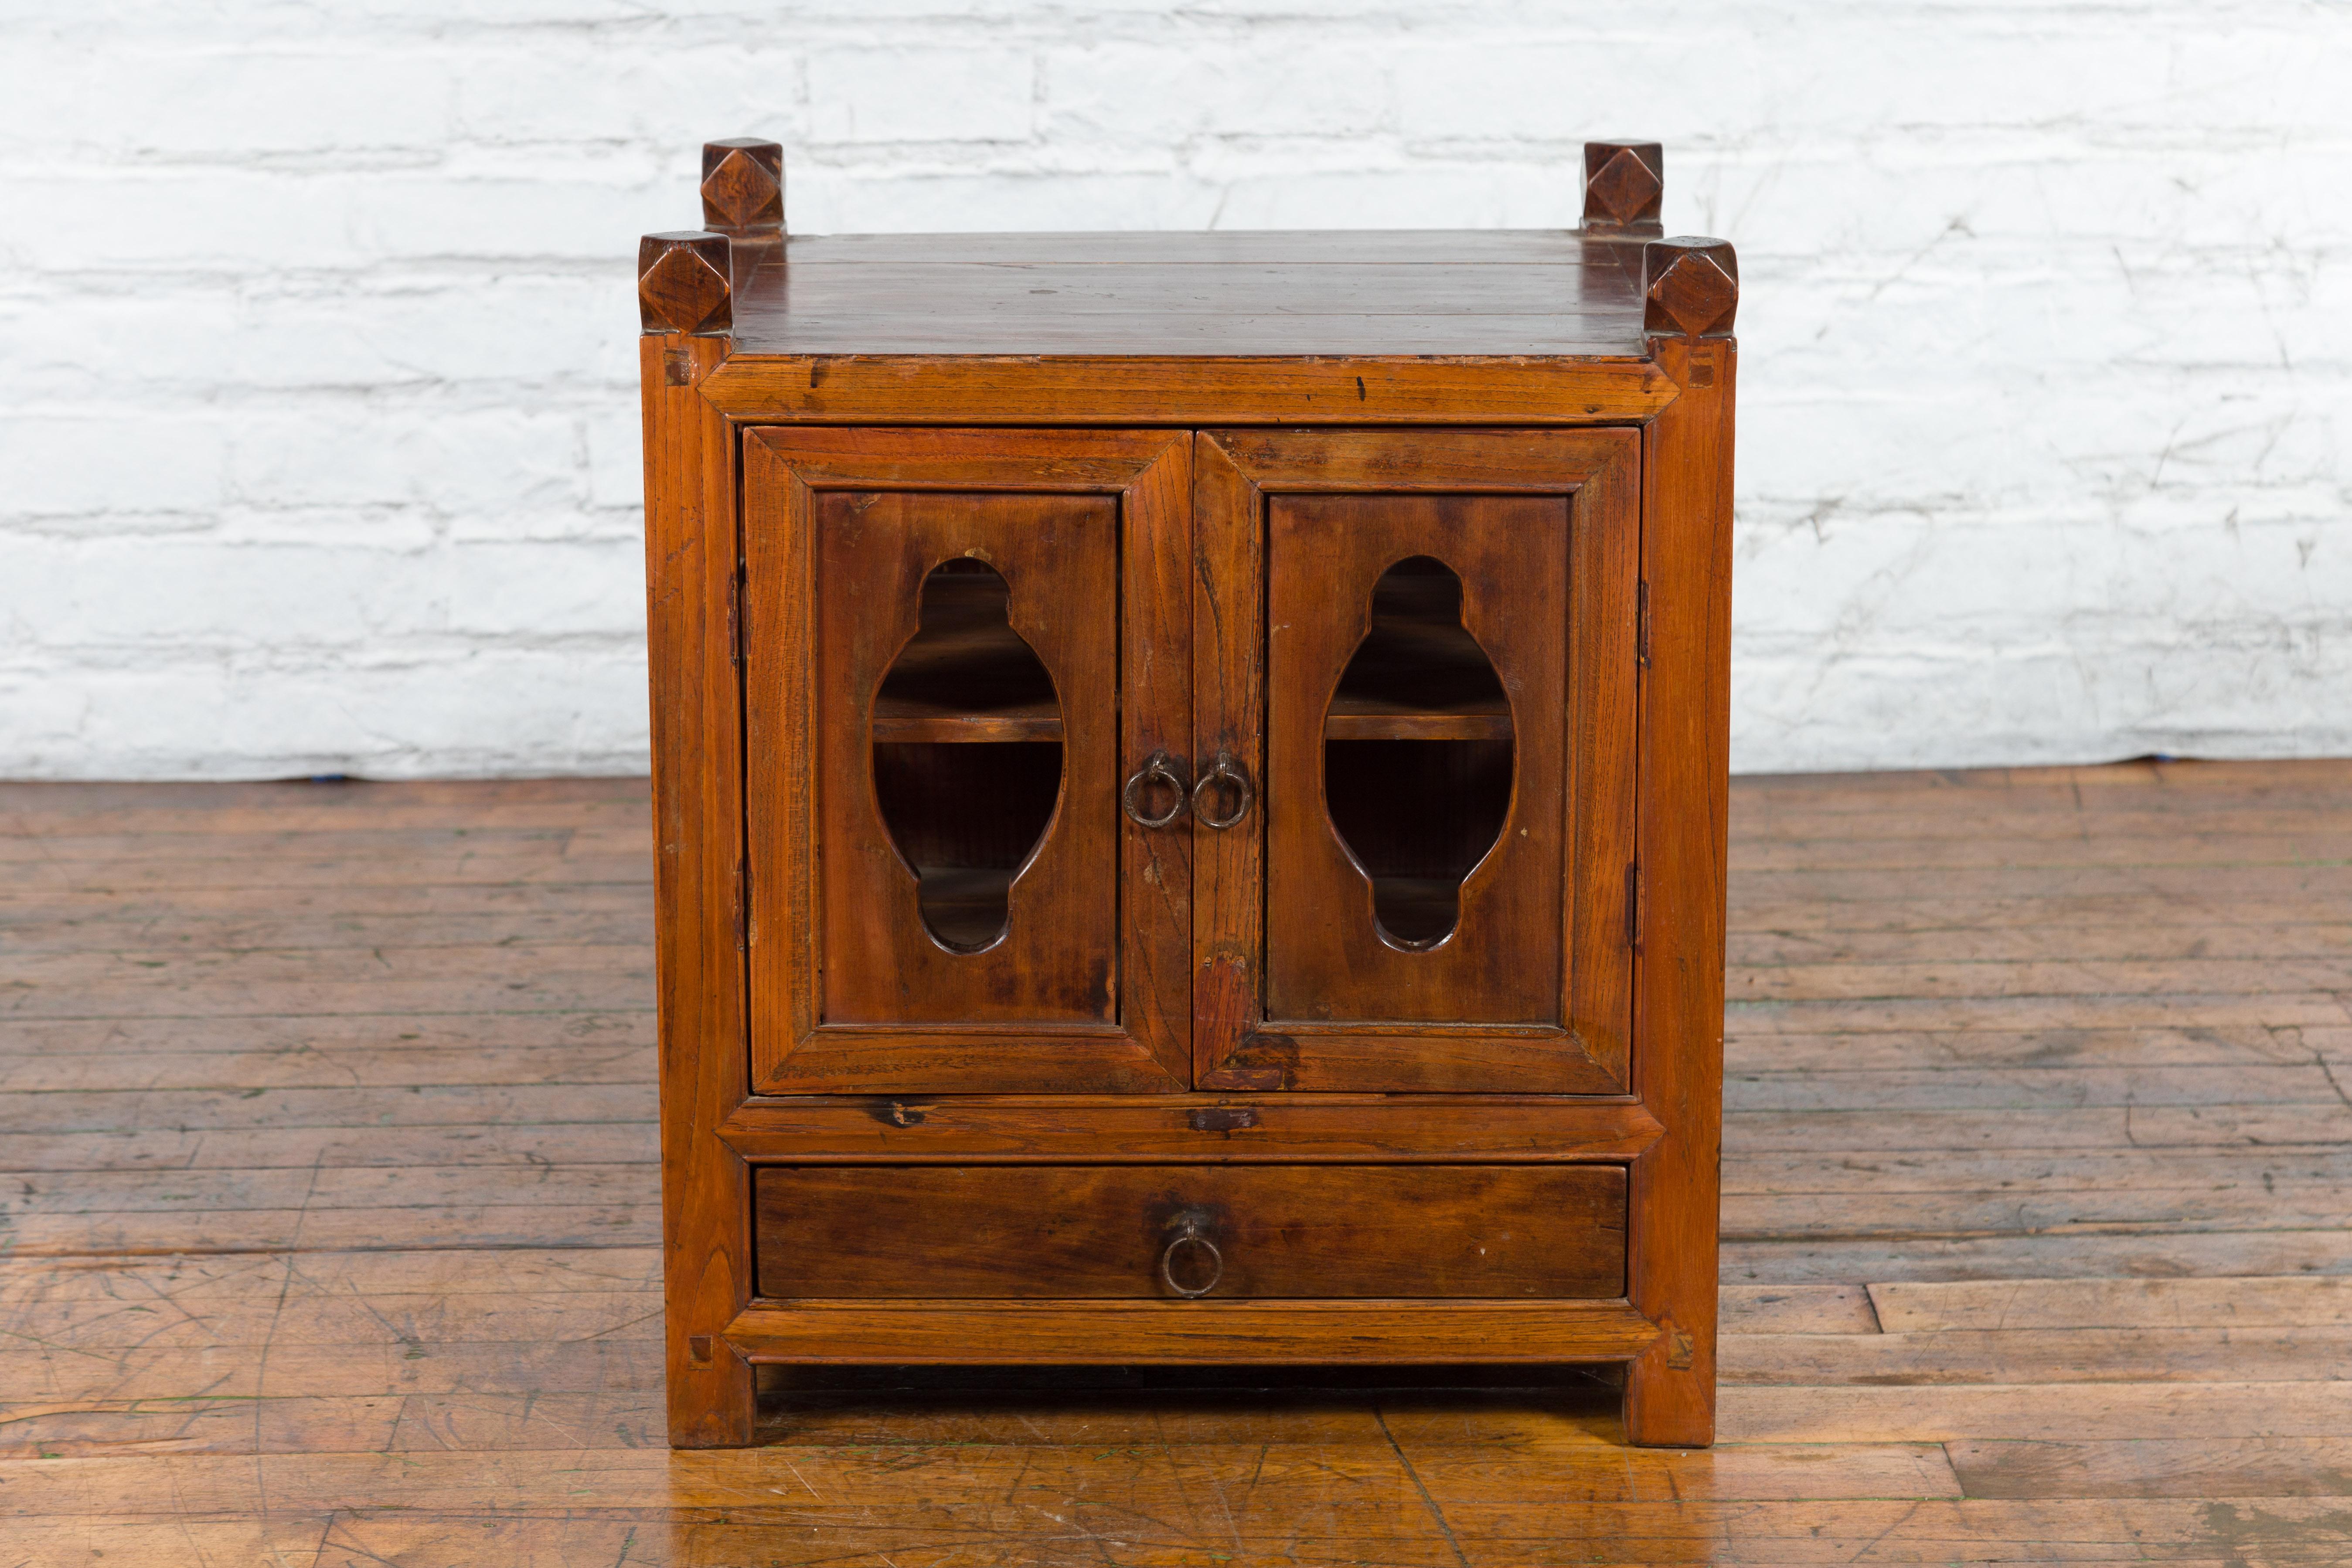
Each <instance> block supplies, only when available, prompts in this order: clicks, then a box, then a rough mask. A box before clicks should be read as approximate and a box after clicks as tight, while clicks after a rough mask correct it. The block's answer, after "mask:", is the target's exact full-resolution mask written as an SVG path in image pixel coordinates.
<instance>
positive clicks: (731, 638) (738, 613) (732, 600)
mask: <svg viewBox="0 0 2352 1568" xmlns="http://www.w3.org/2000/svg"><path fill="white" fill-rule="evenodd" d="M727 662H728V663H729V664H730V665H732V666H733V667H734V668H735V670H736V672H737V673H738V674H740V673H741V672H742V668H743V566H742V563H740V562H738V563H736V566H735V571H734V574H733V575H732V576H730V577H729V578H728V579H727Z"/></svg>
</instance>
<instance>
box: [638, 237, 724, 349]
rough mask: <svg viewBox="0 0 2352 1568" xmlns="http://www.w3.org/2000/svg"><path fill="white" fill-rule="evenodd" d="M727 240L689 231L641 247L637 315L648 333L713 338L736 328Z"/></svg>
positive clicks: (648, 239)
mask: <svg viewBox="0 0 2352 1568" xmlns="http://www.w3.org/2000/svg"><path fill="white" fill-rule="evenodd" d="M731 287H732V285H731V284H730V282H729V280H728V264H727V237H726V236H725V235H723V234H706V233H704V232H703V231H702V230H700V229H688V230H686V231H684V232H681V233H677V234H649V235H647V236H646V237H645V238H643V239H641V240H639V241H638V242H637V312H638V316H639V319H640V320H641V321H643V323H644V326H645V330H646V331H648V332H687V333H690V334H700V335H708V334H713V333H722V332H725V331H727V330H728V329H729V328H730V327H731V326H732V325H733V324H734V311H733V308H732V303H731V300H730V289H731Z"/></svg>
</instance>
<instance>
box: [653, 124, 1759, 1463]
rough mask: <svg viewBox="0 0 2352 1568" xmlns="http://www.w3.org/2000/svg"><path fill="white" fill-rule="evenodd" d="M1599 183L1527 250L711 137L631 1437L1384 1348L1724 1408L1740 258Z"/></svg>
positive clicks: (665, 510)
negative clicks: (903, 171) (1170, 1366)
mask: <svg viewBox="0 0 2352 1568" xmlns="http://www.w3.org/2000/svg"><path fill="white" fill-rule="evenodd" d="M1585 163H1586V177H1587V185H1586V220H1587V221H1586V226H1585V227H1584V228H1583V229H1582V230H1580V231H1577V232H1572V233H1565V234H1558V233H1536V234H1469V235H1465V234H1424V233H1409V234H1347V235H1330V234H1267V235H1164V234H1162V235H1142V234H1137V235H1076V236H1038V235H993V236H988V235H982V236H952V235H950V236H898V237H803V236H791V237H787V236H786V234H785V232H784V215H783V210H782V207H783V195H782V193H783V190H784V184H785V181H784V169H783V164H782V153H781V150H780V149H779V148H778V147H777V145H776V144H775V143H773V142H763V141H759V140H757V139H742V140H739V141H735V142H713V143H711V144H709V146H708V147H706V148H705V150H704V154H703V162H702V173H703V176H704V177H703V182H702V189H701V195H702V199H703V206H704V221H705V223H706V224H707V225H708V227H707V228H706V229H703V230H698V231H690V232H685V233H679V234H675V235H664V236H656V237H652V238H650V239H648V240H647V241H646V245H645V247H644V248H643V251H642V254H641V259H640V286H639V294H640V300H641V304H642V308H643V309H642V322H643V326H644V329H645V331H646V337H645V339H644V342H645V350H644V362H643V363H644V368H645V377H646V409H647V426H646V440H647V452H648V462H647V493H648V528H647V548H648V575H649V588H650V594H651V605H652V611H651V614H652V652H653V658H654V664H655V675H654V681H655V707H656V725H655V747H656V795H657V799H658V801H659V802H660V803H661V808H660V820H661V822H662V824H663V827H662V838H661V845H662V851H663V855H664V860H663V862H662V865H663V874H662V877H661V879H660V881H659V883H658V892H659V910H658V917H659V925H660V930H661V933H662V935H661V942H662V946H661V952H662V968H661V973H662V977H663V982H662V984H663V989H662V1030H663V1036H662V1040H663V1057H662V1064H663V1066H662V1071H663V1083H664V1094H663V1107H664V1111H663V1114H664V1123H663V1125H664V1150H665V1152H664V1160H665V1194H666V1200H665V1201H666V1205H667V1207H666V1232H665V1236H666V1247H667V1254H666V1266H665V1271H666V1276H667V1282H668V1283H667V1290H668V1310H667V1326H666V1336H667V1345H668V1348H669V1356H668V1370H669V1379H668V1388H669V1398H670V1431H671V1436H672V1439H673V1441H674V1442H677V1443H678V1444H680V1445H684V1446H724V1445H729V1444H734V1443H739V1442H742V1441H745V1440H747V1438H748V1434H749V1421H750V1415H749V1411H750V1407H751V1406H750V1390H751V1366H752V1363H762V1362H783V1363H859V1362H882V1363H887V1362H892V1361H901V1362H908V1363H919V1362H953V1361H957V1360H968V1361H974V1362H983V1361H995V1362H1004V1363H1023V1362H1050V1361H1062V1362H1070V1363H1096V1364H1100V1363H1111V1364H1134V1363H1152V1362H1177V1363H1216V1362H1220V1361H1224V1362H1233V1363H1250V1362H1316V1361H1331V1362H1349V1361H1357V1362H1368V1363H1381V1362H1389V1363H1395V1362H1404V1361H1413V1360H1432V1359H1436V1360H1465V1361H1505V1362H1521V1363H1526V1362H1533V1361H1543V1360H1552V1361H1571V1362H1572V1361H1613V1362H1620V1363H1626V1364H1627V1365H1628V1366H1629V1367H1630V1368H1631V1371H1630V1373H1629V1375H1628V1381H1627V1394H1626V1426H1625V1431H1626V1433H1627V1435H1628V1436H1631V1437H1632V1439H1633V1441H1635V1442H1637V1443H1656V1444H1671V1445H1703V1444H1705V1443H1706V1442H1708V1441H1709V1440H1710V1437H1711V1433H1712V1408H1713V1406H1712V1396H1713V1387H1714V1324H1715V1299H1714V1284H1713V1270H1714V1261H1713V1260H1714V1248H1715V1245H1716V1202H1717V1187H1716V1177H1715V1174H1714V1161H1715V1158H1716V1151H1717V1148H1718V1147H1719V1142H1720V1131H1719V1126H1720V1110H1719V1098H1718V1097H1719V1093H1720V1085H1721V1070H1722V1069H1721V1058H1720V1051H1721V1006H1722V983H1721V963H1722V942H1723V923H1722V920H1723V917H1722V867H1723V853H1724V839H1723V826H1722V825H1723V799H1724V795H1723V771H1724V766H1725V747H1724V744H1723V741H1722V737H1723V734H1724V723H1723V716H1724V706H1723V704H1724V700H1725V689H1726V670H1725V666H1724V658H1723V649H1724V647H1726V645H1727V637H1726V628H1727V618H1726V617H1727V606H1728V602H1729V600H1728V559H1729V556H1728V542H1727V521H1728V499H1727V498H1728V494H1729V490H1728V474H1729V468H1728V464H1729V453H1730V406H1731V379H1732V375H1731V369H1732V355H1733V347H1732V344H1731V342H1730V340H1729V338H1728V336H1727V333H1728V331H1729V330H1730V324H1731V321H1732V318H1733V311H1734V309H1735V307H1736V303H1737V292H1738V289H1737V282H1738V267H1737V262H1736V259H1735V258H1733V257H1732V255H1731V253H1730V248H1729V247H1727V246H1724V245H1722V244H1720V242H1716V241H1705V240H1689V239H1679V240H1664V239H1660V238H1658V237H1657V235H1658V228H1657V223H1656V217H1657V213H1658V211H1659V200H1660V192H1661V190H1662V184H1661V180H1660V175H1661V171H1662V170H1663V157H1662V154H1661V153H1660V151H1659V149H1658V148H1657V147H1656V146H1655V144H1654V143H1646V142H1611V143H1595V144H1593V145H1592V147H1591V148H1589V149H1588V151H1587V156H1586V160H1585ZM1710 911H1711V912H1710ZM1171 1226H1179V1227H1183V1226H1189V1227H1191V1228H1190V1230H1189V1231H1185V1232H1183V1233H1182V1234H1176V1233H1171V1230H1170V1227H1171ZM1171 1239H1173V1240H1174V1241H1175V1242H1176V1244H1177V1249H1176V1257H1177V1258H1178V1260H1179V1261H1178V1264H1177V1266H1176V1267H1175V1268H1174V1269H1173V1271H1172V1272H1171V1271H1170V1270H1167V1269H1161V1268H1160V1267H1159V1265H1160V1262H1162V1261H1165V1259H1166V1258H1167V1256H1168V1255H1167V1253H1166V1248H1167V1247H1168V1246H1169V1245H1170V1242H1171ZM1228 1244H1230V1245H1228ZM1212 1251H1214V1252H1215V1253H1216V1255H1217V1256H1218V1257H1220V1258H1226V1259H1227V1261H1226V1262H1225V1264H1224V1265H1223V1267H1222V1268H1221V1269H1219V1270H1213V1272H1214V1273H1215V1275H1216V1278H1215V1281H1214V1284H1213V1286H1212V1287H1210V1288H1209V1289H1207V1290H1206V1293H1205V1294H1203V1295H1202V1297H1200V1298H1199V1299H1192V1297H1191V1296H1190V1295H1189V1294H1188V1291H1189V1289H1190V1287H1191V1285H1192V1284H1197V1283H1199V1282H1200V1277H1198V1276H1197V1274H1187V1273H1186V1270H1187V1269H1192V1268H1196V1266H1200V1265H1202V1262H1203V1259H1205V1258H1208V1257H1209V1256H1210V1255H1211V1253H1212ZM755 1258H756V1259H757V1266H756V1269H757V1272H758V1273H759V1275H760V1277H761V1279H762V1280H763V1281H764V1283H763V1284H761V1286H760V1287H759V1288H758V1290H757V1292H756V1293H755V1289H754V1284H753V1274H754V1272H755V1265H754V1259H755ZM784 1281H789V1283H782V1282H784Z"/></svg>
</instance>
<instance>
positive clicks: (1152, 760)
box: [1118, 752, 1185, 827]
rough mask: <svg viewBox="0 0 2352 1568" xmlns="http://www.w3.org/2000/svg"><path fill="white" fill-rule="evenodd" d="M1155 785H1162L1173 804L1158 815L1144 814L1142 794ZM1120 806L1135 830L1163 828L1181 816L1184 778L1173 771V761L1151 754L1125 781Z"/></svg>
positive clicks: (1172, 759)
mask: <svg viewBox="0 0 2352 1568" xmlns="http://www.w3.org/2000/svg"><path fill="white" fill-rule="evenodd" d="M1153 784H1166V785H1167V786H1168V787H1169V789H1171V791H1173V792H1174V793H1175V795H1176V804H1175V805H1171V806H1170V807H1169V808H1168V809H1167V810H1166V811H1163V812H1161V813H1160V815H1159V816H1145V815H1144V814H1143V792H1144V791H1145V790H1146V789H1149V788H1150V786H1151V785H1153ZM1118 799H1119V804H1120V805H1123V806H1125V807H1126V808H1127V815H1128V816H1129V818H1131V819H1132V820H1133V821H1134V823H1135V825H1136V826H1138V827H1165V826H1168V825H1169V824H1170V823H1171V822H1173V821H1175V820H1176V819H1177V818H1178V817H1180V816H1183V815H1184V805H1185V795H1184V775H1183V774H1181V773H1178V772H1177V771H1176V759H1175V758H1173V757H1171V756H1170V755H1169V754H1168V753H1167V752H1152V753H1151V755H1150V757H1148V758H1146V759H1145V760H1144V763H1143V765H1142V766H1141V767H1139V768H1138V769H1136V770H1135V773H1133V775H1132V776H1130V777H1129V779H1128V781H1127V788H1126V789H1124V790H1123V791H1121V792H1120V793H1119V797H1118Z"/></svg>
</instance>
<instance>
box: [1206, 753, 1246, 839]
mask: <svg viewBox="0 0 2352 1568" xmlns="http://www.w3.org/2000/svg"><path fill="white" fill-rule="evenodd" d="M1221 782H1222V783H1224V784H1231V785H1233V786H1234V814H1233V815H1232V816H1211V815H1210V812H1209V803H1208V799H1207V796H1208V795H1209V792H1210V791H1211V790H1213V789H1214V788H1215V787H1216V786H1217V784H1219V783H1221ZM1256 798H1257V792H1256V791H1255V790H1253V789H1251V788H1250V782H1249V774H1247V773H1244V772H1243V771H1242V765H1241V764H1240V763H1237V762H1235V761H1234V754H1233V753H1232V752H1218V753H1217V760H1216V761H1215V762H1213V763H1210V764H1209V771H1208V772H1207V773H1202V775H1201V782H1200V783H1198V784H1194V785H1193V786H1192V815H1193V816H1197V817H1199V818H1200V819H1201V823H1202V826H1206V827H1217V828H1224V827H1231V826H1233V825H1234V823H1236V822H1239V821H1240V820H1241V819H1242V818H1243V817H1244V816H1248V815H1249V808H1250V802H1252V801H1254V800H1255V799H1256Z"/></svg>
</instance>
